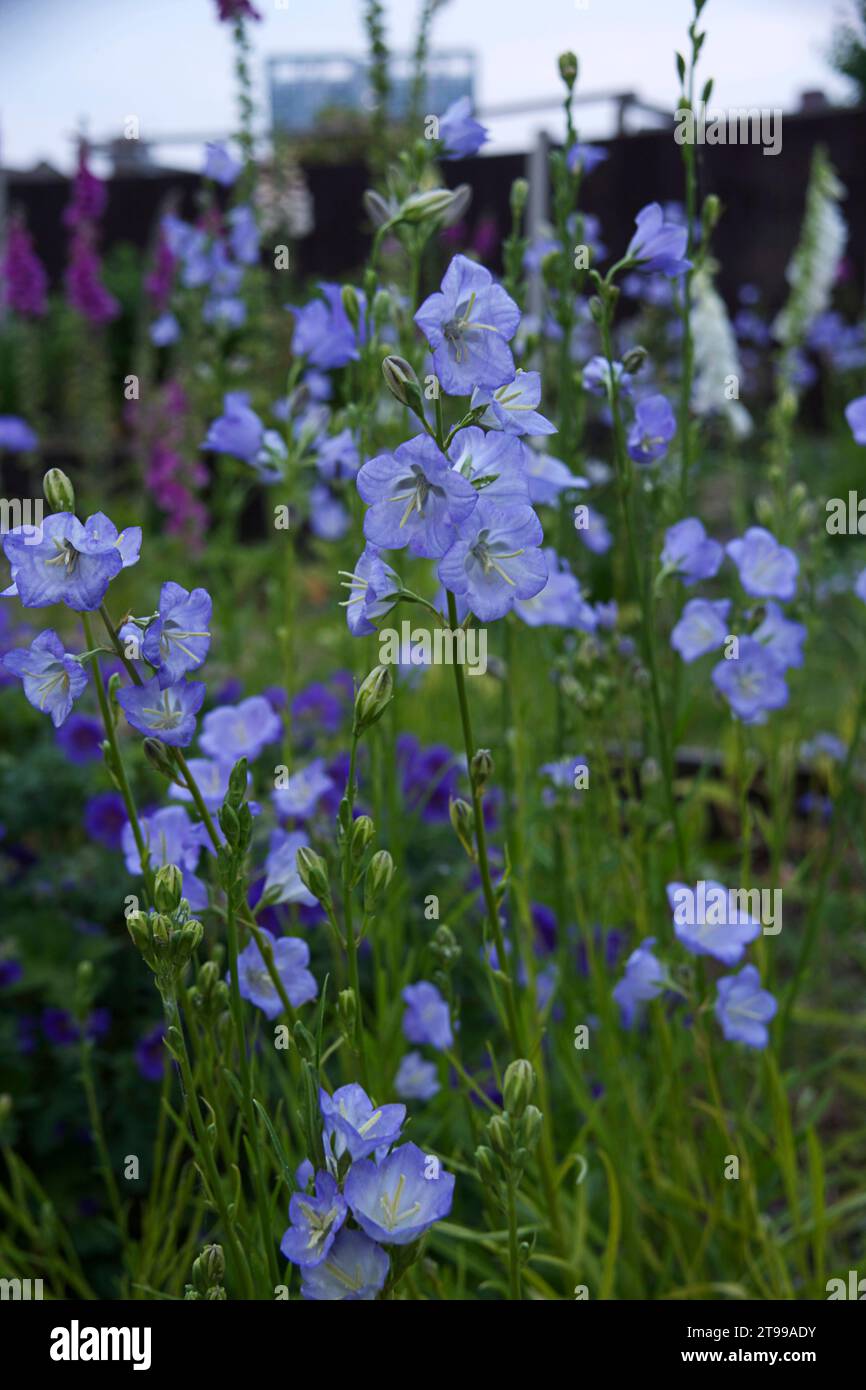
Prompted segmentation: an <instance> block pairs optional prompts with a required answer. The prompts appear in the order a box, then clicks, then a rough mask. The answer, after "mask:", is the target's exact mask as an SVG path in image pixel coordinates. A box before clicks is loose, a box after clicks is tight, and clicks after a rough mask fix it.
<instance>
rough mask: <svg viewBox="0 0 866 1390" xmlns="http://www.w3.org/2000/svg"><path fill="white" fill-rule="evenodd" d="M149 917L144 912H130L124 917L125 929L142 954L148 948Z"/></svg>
mask: <svg viewBox="0 0 866 1390" xmlns="http://www.w3.org/2000/svg"><path fill="white" fill-rule="evenodd" d="M148 925H149V918H148V914H147V913H146V912H130V913H129V915H128V916H127V919H126V929H127V931H128V932H129V934H130V936H131V937H132V940H133V943H134V945H136V946H137V947H138V949H139V951H141V953H142V955H144V954H145V952H147V951H149V949H150V931H149V930H148Z"/></svg>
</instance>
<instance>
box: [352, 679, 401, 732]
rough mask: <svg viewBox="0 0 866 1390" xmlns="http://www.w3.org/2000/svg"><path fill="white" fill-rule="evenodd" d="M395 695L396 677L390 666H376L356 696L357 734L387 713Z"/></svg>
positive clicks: (355, 729)
mask: <svg viewBox="0 0 866 1390" xmlns="http://www.w3.org/2000/svg"><path fill="white" fill-rule="evenodd" d="M393 695H394V677H393V676H392V675H391V668H390V667H389V666H374V667H373V670H372V671H371V672H370V674H369V676H367V677H366V678H365V679H364V680H363V681H362V683H361V685H360V687H359V689H358V693H357V695H356V696H355V728H354V732H355V733H356V734H362V733H363V732H364V730H365V729H369V728H370V726H371V725H373V724H375V723H376V721H377V720H378V719H381V717H382V715H383V714H384V713H385V710H386V709H387V707H388V705H389V704H390V703H391V699H392V698H393Z"/></svg>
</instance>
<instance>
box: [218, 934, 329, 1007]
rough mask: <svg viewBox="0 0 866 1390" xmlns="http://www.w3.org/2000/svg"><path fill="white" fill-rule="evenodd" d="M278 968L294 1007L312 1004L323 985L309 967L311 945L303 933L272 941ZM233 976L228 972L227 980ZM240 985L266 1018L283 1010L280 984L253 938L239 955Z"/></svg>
mask: <svg viewBox="0 0 866 1390" xmlns="http://www.w3.org/2000/svg"><path fill="white" fill-rule="evenodd" d="M271 948H272V950H273V953H274V969H275V970H276V972H277V975H278V976H279V978H280V980H281V981H282V985H283V989H284V990H285V992H286V998H287V999H288V1001H289V1003H290V1004H291V1006H292V1008H293V1009H297V1008H299V1007H300V1005H301V1004H308V1003H309V1002H310V1000H311V999H315V998H316V995H317V994H318V993H319V987H318V985H317V984H316V981H315V979H314V978H313V976H312V975H311V974H310V972H309V970H308V969H307V966H308V965H309V963H310V948H309V946H308V945H307V943H306V941H302V940H301V938H300V937H299V936H281V937H279V938H278V939H277V940H276V941H274V942H272V943H271ZM230 978H231V976H230V975H229V973H228V972H226V980H230ZM238 988H239V990H240V994H241V998H242V999H248V1000H249V1001H250V1003H251V1004H255V1005H256V1007H257V1008H259V1009H261V1010H262V1013H263V1014H264V1015H265V1017H266V1018H269V1019H274V1018H276V1017H277V1015H278V1014H279V1013H281V1012H282V1009H283V1003H282V1000H281V999H280V996H279V994H278V992H277V987H276V985H275V984H274V982H273V980H272V979H271V977H270V974H269V973H268V967H267V965H266V964H265V959H264V956H263V955H262V953H261V951H260V950H259V944H258V942H257V941H256V940H255V939H253V940H251V941H250V942H249V944H248V945H247V946H245V947H244V949H243V950H242V951H241V953H240V955H239V956H238Z"/></svg>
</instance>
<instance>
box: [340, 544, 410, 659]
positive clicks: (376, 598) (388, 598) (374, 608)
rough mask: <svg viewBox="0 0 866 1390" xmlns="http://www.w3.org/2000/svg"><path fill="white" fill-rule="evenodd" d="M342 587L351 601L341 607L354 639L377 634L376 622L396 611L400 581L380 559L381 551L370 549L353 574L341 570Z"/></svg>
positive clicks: (370, 547) (366, 549) (343, 603)
mask: <svg viewBox="0 0 866 1390" xmlns="http://www.w3.org/2000/svg"><path fill="white" fill-rule="evenodd" d="M340 574H341V576H342V585H343V588H344V589H348V591H349V597H348V598H347V599H343V600H342V603H341V606H342V607H344V608H345V610H346V621H347V623H348V625H349V631H350V632H351V634H352V636H353V637H367V636H368V635H369V634H370V633H371V632H375V631H376V630H377V629H376V626H375V623H374V622H373V619H374V618H384V617H385V614H386V613H390V611H391V609H392V608H393V607H394V603H395V601H396V596H397V593H398V592H399V589H400V580H399V578H398V577H397V575H396V573H395V572H394V570H392V568H391V566H390V565H388V564H386V563H385V561H384V560H383V559H381V558H380V555H379V551H378V548H377V547H376V546H375V545H368V546H367V547H366V548H365V550H364V552H363V554H362V555H360V556H359V558H358V562H357V564H356V565H355V568H354V570H352V571H351V572H350V571H348V570H341V571H340Z"/></svg>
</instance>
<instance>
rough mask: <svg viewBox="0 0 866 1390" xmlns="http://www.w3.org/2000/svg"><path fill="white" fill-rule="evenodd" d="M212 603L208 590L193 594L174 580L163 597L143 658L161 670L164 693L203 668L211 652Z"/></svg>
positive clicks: (144, 645)
mask: <svg viewBox="0 0 866 1390" xmlns="http://www.w3.org/2000/svg"><path fill="white" fill-rule="evenodd" d="M212 606H213V605H212V603H211V598H210V594H209V593H208V592H207V590H206V589H193V590H192V592H189V590H187V589H184V588H183V586H182V585H180V584H175V583H173V582H172V581H171V580H169V581H168V582H167V583H165V584H163V586H162V590H161V592H160V596H159V616H158V617H157V618H156V619H155V620H154V621H153V622H152V623H151V624H150V626H149V627H148V629H147V632H146V633H145V636H144V641H143V642H142V644H141V654H142V656H143V657H144V658H145V660H146V661H149V662H150V664H151V666H155V667H157V678H158V680H159V684H160V689H164V688H165V686H167V685H174V684H176V682H177V681H179V680H180V679H181V677H182V676H185V675H186V674H187V672H188V671H195V670H197V669H198V667H199V666H201V665H203V663H204V660H205V658H206V656H207V654H208V650H209V648H210V631H209V625H210V619H211V609H212Z"/></svg>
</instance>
